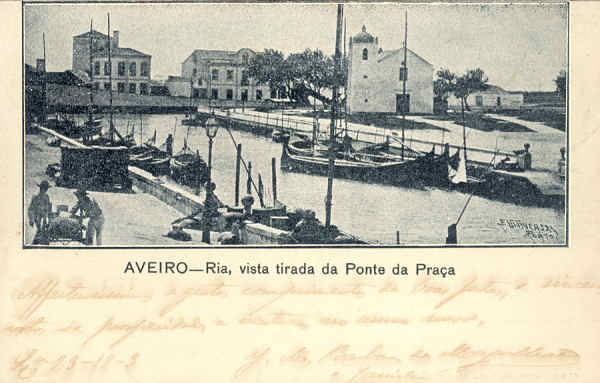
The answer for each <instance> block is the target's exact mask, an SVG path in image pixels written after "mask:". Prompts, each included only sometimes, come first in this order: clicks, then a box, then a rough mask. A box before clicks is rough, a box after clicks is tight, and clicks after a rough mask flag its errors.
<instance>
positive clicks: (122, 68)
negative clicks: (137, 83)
mask: <svg viewBox="0 0 600 383" xmlns="http://www.w3.org/2000/svg"><path fill="white" fill-rule="evenodd" d="M118 72H119V76H125V63H124V62H123V61H121V62H120V63H119V67H118Z"/></svg>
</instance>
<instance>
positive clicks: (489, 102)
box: [448, 85, 524, 111]
mask: <svg viewBox="0 0 600 383" xmlns="http://www.w3.org/2000/svg"><path fill="white" fill-rule="evenodd" d="M523 100H524V95H523V93H521V92H508V91H506V90H504V89H502V88H500V87H499V86H496V85H488V87H487V89H486V90H483V91H478V92H474V93H472V94H470V95H469V97H467V104H469V108H470V109H471V110H510V109H519V108H521V106H523ZM448 109H453V110H455V111H460V110H461V105H460V99H459V98H456V97H455V96H454V95H453V94H451V95H450V96H448Z"/></svg>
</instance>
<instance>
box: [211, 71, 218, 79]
mask: <svg viewBox="0 0 600 383" xmlns="http://www.w3.org/2000/svg"><path fill="white" fill-rule="evenodd" d="M212 79H213V80H218V79H219V70H218V69H213V70H212Z"/></svg>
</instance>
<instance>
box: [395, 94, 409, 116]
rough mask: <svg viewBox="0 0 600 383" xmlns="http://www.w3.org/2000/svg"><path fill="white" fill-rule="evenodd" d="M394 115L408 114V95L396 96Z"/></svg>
mask: <svg viewBox="0 0 600 383" xmlns="http://www.w3.org/2000/svg"><path fill="white" fill-rule="evenodd" d="M396 113H404V114H406V113H410V94H397V95H396Z"/></svg>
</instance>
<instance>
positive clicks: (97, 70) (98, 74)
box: [94, 61, 100, 76]
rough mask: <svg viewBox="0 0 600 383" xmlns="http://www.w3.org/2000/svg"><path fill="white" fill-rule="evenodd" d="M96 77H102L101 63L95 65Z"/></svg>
mask: <svg viewBox="0 0 600 383" xmlns="http://www.w3.org/2000/svg"><path fill="white" fill-rule="evenodd" d="M94 76H100V63H99V62H98V61H96V62H95V63H94Z"/></svg>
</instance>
